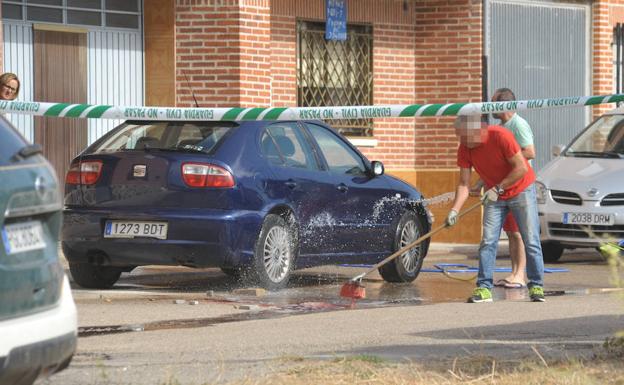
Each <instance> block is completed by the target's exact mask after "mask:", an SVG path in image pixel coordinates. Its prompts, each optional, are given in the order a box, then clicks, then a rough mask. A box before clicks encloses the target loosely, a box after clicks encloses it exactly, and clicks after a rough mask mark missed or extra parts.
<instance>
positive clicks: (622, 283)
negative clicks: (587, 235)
mask: <svg viewBox="0 0 624 385" xmlns="http://www.w3.org/2000/svg"><path fill="white" fill-rule="evenodd" d="M600 252H601V253H602V255H603V256H604V257H605V258H606V259H607V262H608V263H609V267H610V268H611V283H612V284H613V286H615V287H619V288H624V249H622V247H620V246H618V245H617V244H615V243H604V244H603V245H602V246H600ZM617 294H618V295H620V296H621V297H622V298H623V299H624V293H623V292H618V293H617ZM603 348H604V353H605V354H606V355H607V357H613V358H624V330H620V331H619V332H618V333H617V334H616V335H615V336H614V337H611V338H607V340H606V341H605V342H604V344H603Z"/></svg>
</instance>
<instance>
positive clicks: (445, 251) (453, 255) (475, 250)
mask: <svg viewBox="0 0 624 385" xmlns="http://www.w3.org/2000/svg"><path fill="white" fill-rule="evenodd" d="M478 254H479V244H478V243H476V244H466V243H441V242H433V243H431V244H430V245H429V253H428V254H427V258H426V259H427V260H428V261H432V260H433V261H441V260H445V261H448V260H454V261H456V260H466V259H472V260H476V259H477V256H478ZM497 255H500V256H509V242H508V241H507V240H504V239H501V240H500V241H499V243H498V253H497Z"/></svg>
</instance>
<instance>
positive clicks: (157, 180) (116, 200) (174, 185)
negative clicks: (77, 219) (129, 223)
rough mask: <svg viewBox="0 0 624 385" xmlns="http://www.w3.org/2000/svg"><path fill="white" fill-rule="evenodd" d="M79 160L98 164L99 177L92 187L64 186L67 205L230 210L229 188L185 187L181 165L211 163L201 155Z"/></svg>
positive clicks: (129, 154)
mask: <svg viewBox="0 0 624 385" xmlns="http://www.w3.org/2000/svg"><path fill="white" fill-rule="evenodd" d="M80 161H81V162H92V161H101V162H102V170H101V175H100V176H99V178H98V180H97V182H96V183H95V184H92V185H85V184H80V185H69V186H67V187H66V190H68V191H67V192H66V194H67V195H66V203H67V204H68V206H81V207H96V208H98V209H104V210H107V209H118V208H127V209H137V210H141V209H147V208H149V210H151V211H154V210H156V211H157V210H158V209H176V208H186V209H188V208H210V209H228V208H230V207H231V203H230V197H229V195H228V192H229V191H230V189H219V188H195V187H189V186H187V185H186V184H185V182H184V180H183V178H182V165H183V164H184V163H188V162H195V163H209V162H210V161H211V158H210V157H209V156H208V155H205V154H194V153H180V152H172V151H163V150H157V149H152V150H135V151H123V152H117V153H110V154H92V155H85V156H82V157H81V158H80Z"/></svg>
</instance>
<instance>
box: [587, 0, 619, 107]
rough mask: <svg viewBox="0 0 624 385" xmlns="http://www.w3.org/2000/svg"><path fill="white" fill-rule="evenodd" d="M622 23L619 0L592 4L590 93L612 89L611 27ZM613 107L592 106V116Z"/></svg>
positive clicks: (601, 93)
mask: <svg viewBox="0 0 624 385" xmlns="http://www.w3.org/2000/svg"><path fill="white" fill-rule="evenodd" d="M617 23H624V4H623V2H622V1H621V0H598V1H595V2H594V3H593V4H592V39H593V41H592V46H593V50H592V67H593V72H592V93H593V94H594V95H603V94H610V93H613V92H615V90H614V89H613V59H614V58H613V53H612V51H611V43H612V42H613V28H614V27H615V25H616V24H617ZM612 108H614V105H606V104H605V105H600V106H595V107H593V114H594V117H596V116H597V115H600V114H601V113H603V112H605V111H608V110H610V109H612Z"/></svg>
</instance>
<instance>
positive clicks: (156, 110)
mask: <svg viewBox="0 0 624 385" xmlns="http://www.w3.org/2000/svg"><path fill="white" fill-rule="evenodd" d="M622 101H624V94H613V95H599V96H572V97H564V98H552V99H531V100H514V101H507V102H483V103H449V104H408V105H378V106H338V107H266V108H263V107H252V108H241V107H229V108H227V107H226V108H177V107H141V106H133V107H124V106H112V105H99V104H70V103H46V102H18V101H6V100H4V101H0V113H17V114H28V115H34V116H49V117H64V118H92V119H130V120H195V121H199V120H301V119H303V120H311V119H370V118H409V117H415V116H454V115H479V114H490V113H500V112H507V111H523V110H540V109H550V108H558V107H584V106H593V105H598V104H606V103H617V102H622Z"/></svg>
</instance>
